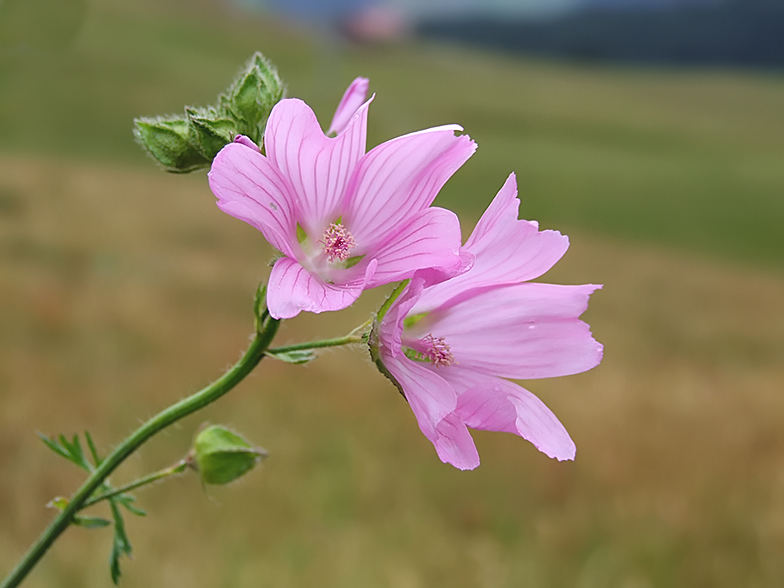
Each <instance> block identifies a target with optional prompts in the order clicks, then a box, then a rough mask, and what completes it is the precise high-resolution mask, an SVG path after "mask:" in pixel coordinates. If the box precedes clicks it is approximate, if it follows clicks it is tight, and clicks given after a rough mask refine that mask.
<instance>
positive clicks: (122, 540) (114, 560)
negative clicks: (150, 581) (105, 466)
mask: <svg viewBox="0 0 784 588" xmlns="http://www.w3.org/2000/svg"><path fill="white" fill-rule="evenodd" d="M109 506H110V507H111V509H112V518H113V519H114V540H113V541H112V553H111V555H110V556H109V570H110V572H111V575H112V582H114V584H115V585H116V584H118V583H119V581H120V576H122V572H121V571H120V558H121V557H122V556H123V555H126V556H128V557H130V556H131V554H132V553H133V547H131V542H130V540H129V539H128V535H126V534H125V521H124V520H123V518H122V514H121V513H120V509H119V507H118V506H117V502H116V500H115V499H114V498H110V499H109Z"/></svg>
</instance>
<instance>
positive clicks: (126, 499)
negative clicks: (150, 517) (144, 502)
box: [114, 494, 147, 517]
mask: <svg viewBox="0 0 784 588" xmlns="http://www.w3.org/2000/svg"><path fill="white" fill-rule="evenodd" d="M114 499H115V500H116V501H117V502H119V503H120V504H122V505H123V506H124V507H125V508H126V509H128V511H129V512H131V513H132V514H135V515H136V516H137V517H146V516H147V511H146V510H143V509H141V508H139V507H138V506H135V505H134V504H133V503H134V502H136V499H135V498H134V497H133V496H131V495H130V494H120V495H119V496H115V497H114Z"/></svg>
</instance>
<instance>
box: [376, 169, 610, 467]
mask: <svg viewBox="0 0 784 588" xmlns="http://www.w3.org/2000/svg"><path fill="white" fill-rule="evenodd" d="M519 204H520V201H519V200H518V198H517V186H516V181H515V177H514V175H511V176H510V177H509V179H508V180H507V181H506V183H505V184H504V186H503V188H502V189H501V190H500V192H499V193H498V195H497V196H496V197H495V199H494V200H493V202H492V203H491V204H490V206H489V207H488V209H487V210H486V211H485V213H484V214H483V215H482V218H481V219H480V220H479V222H478V224H477V226H476V228H475V229H474V231H473V233H472V235H471V237H470V238H469V239H468V241H467V242H466V245H465V249H466V250H467V251H469V252H470V253H472V254H473V255H474V256H475V260H474V264H473V266H472V267H471V268H470V269H469V270H468V271H467V272H465V273H463V274H461V275H458V276H457V277H454V278H452V279H449V280H446V281H443V282H440V283H436V284H432V281H433V280H432V279H431V277H429V276H427V272H418V273H417V275H415V277H414V278H413V279H412V280H411V281H410V283H409V284H408V286H407V287H406V289H405V290H403V291H402V293H401V294H400V296H399V297H398V298H397V299H396V300H394V302H392V303H391V305H390V306H389V308H388V310H386V313H383V307H382V311H381V312H380V314H383V316H382V317H381V321H380V323H378V324H377V325H376V326H375V328H374V332H373V334H372V336H371V354H372V355H373V357H374V359H375V360H376V363H377V364H378V365H379V368H380V369H381V370H382V372H385V373H386V375H388V376H391V379H393V381H394V382H395V383H396V385H397V386H398V388H399V389H400V390H401V392H402V393H403V395H404V396H405V397H406V399H407V400H408V402H409V404H410V406H411V409H412V411H413V412H414V415H415V417H416V419H417V422H418V424H419V427H420V429H421V430H422V432H423V433H424V434H425V436H426V437H427V438H428V439H429V440H430V441H431V442H432V443H433V445H434V446H435V449H436V452H437V453H438V456H439V457H440V458H441V460H442V461H443V462H446V463H450V464H452V465H454V466H455V467H457V468H460V469H473V468H475V467H476V466H478V465H479V455H478V453H477V450H476V446H475V445H474V442H473V439H472V438H471V435H470V433H469V432H468V428H472V429H483V430H490V431H506V432H509V433H514V434H516V435H519V436H521V437H523V438H525V439H527V440H529V441H530V442H531V443H533V444H534V445H535V446H536V447H537V448H538V449H539V450H540V451H542V452H544V453H545V454H547V455H548V456H550V457H553V458H556V459H559V460H565V459H574V455H575V445H574V443H573V442H572V440H571V438H570V437H569V434H568V433H567V432H566V429H565V428H564V427H563V425H562V424H561V423H560V422H559V421H558V419H557V418H556V417H555V415H554V414H553V413H552V411H550V409H548V408H547V407H546V406H545V405H544V403H543V402H542V401H541V400H539V399H538V398H537V397H536V396H534V395H533V394H532V393H531V392H529V391H528V390H526V389H524V388H522V387H521V386H519V385H518V384H516V383H513V382H510V381H509V380H507V379H506V378H514V379H526V380H527V379H536V378H549V377H554V376H564V375H567V374H575V373H579V372H583V371H585V370H589V369H591V368H593V367H595V366H596V365H598V363H599V362H600V361H601V358H602V345H601V344H599V343H598V342H597V341H596V340H594V338H593V336H592V335H591V331H590V329H589V326H588V325H587V324H586V323H585V322H583V321H581V320H580V319H579V316H580V315H581V314H582V313H583V312H584V311H585V310H586V308H587V306H588V297H589V296H590V294H591V293H592V292H593V291H594V290H596V289H597V288H600V286H595V285H583V286H560V285H553V284H544V283H532V282H529V280H532V279H535V278H538V277H539V276H541V275H542V274H544V273H545V272H546V271H547V270H549V269H550V268H551V267H552V266H553V265H554V264H555V263H556V262H557V261H558V260H559V259H560V258H561V257H562V256H563V254H564V253H565V252H566V249H567V248H568V246H569V241H568V239H567V237H565V236H563V235H561V234H560V233H559V232H557V231H549V230H548V231H539V228H538V225H537V224H536V223H534V222H529V221H525V220H518V218H517V216H518V208H519Z"/></svg>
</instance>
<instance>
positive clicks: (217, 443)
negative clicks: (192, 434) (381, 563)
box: [188, 425, 267, 484]
mask: <svg viewBox="0 0 784 588" xmlns="http://www.w3.org/2000/svg"><path fill="white" fill-rule="evenodd" d="M266 456H267V452H266V451H264V450H263V449H261V448H260V447H253V446H252V445H251V444H250V443H248V442H247V441H245V439H243V438H242V437H240V436H239V435H237V434H236V433H233V432H232V431H230V430H229V429H227V428H226V427H224V426H222V425H211V426H209V427H206V428H205V429H203V430H202V431H200V432H199V434H198V435H196V439H195V440H194V442H193V449H192V450H191V453H190V455H189V456H188V463H189V464H190V465H191V467H193V469H195V470H196V471H198V472H199V475H200V476H201V479H202V482H204V483H205V484H228V483H229V482H231V481H233V480H236V479H237V478H239V477H240V476H242V475H243V474H244V473H245V472H247V471H249V470H251V469H252V468H253V466H255V465H256V464H257V463H258V462H259V461H261V460H262V459H263V458H265V457H266Z"/></svg>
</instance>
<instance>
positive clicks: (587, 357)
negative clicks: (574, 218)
mask: <svg viewBox="0 0 784 588" xmlns="http://www.w3.org/2000/svg"><path fill="white" fill-rule="evenodd" d="M599 287H600V286H594V285H585V286H557V285H553V284H539V283H526V284H516V285H512V286H502V287H499V288H492V289H488V290H485V291H481V292H477V291H474V293H473V295H470V296H467V297H465V298H464V299H463V300H462V301H461V302H459V303H457V304H454V305H453V306H450V307H448V308H444V309H439V310H436V311H434V312H433V313H432V314H431V315H429V316H427V317H426V318H425V319H423V320H422V321H420V322H419V323H417V324H416V325H415V326H414V327H413V328H412V329H410V331H407V332H406V337H420V336H424V335H426V334H428V333H430V334H432V335H433V336H435V337H444V339H445V341H446V342H447V343H448V344H449V346H450V348H451V351H452V353H453V354H454V356H455V358H456V360H457V362H458V364H459V365H460V367H461V368H465V369H471V370H476V371H479V372H482V373H484V374H489V375H494V376H501V377H505V378H519V379H534V378H550V377H554V376H565V375H569V374H576V373H579V372H583V371H586V370H589V369H591V368H593V367H595V366H596V365H598V364H599V362H600V361H601V359H602V345H601V344H600V343H598V342H597V341H596V340H595V339H594V338H593V336H592V335H591V331H590V327H589V326H588V325H587V324H586V323H584V322H583V321H581V320H579V319H578V317H579V316H580V315H581V314H582V313H583V312H584V311H585V309H586V308H587V306H588V297H589V296H590V294H591V293H592V292H593V291H594V290H596V289H597V288H599ZM425 292H427V290H426V291H425ZM453 300H455V299H453ZM417 312H418V303H417V305H415V306H414V307H413V309H412V310H411V313H412V314H416V313H417Z"/></svg>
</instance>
